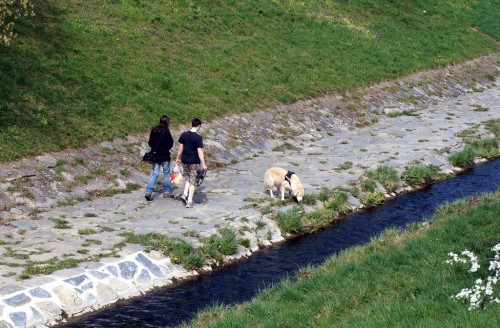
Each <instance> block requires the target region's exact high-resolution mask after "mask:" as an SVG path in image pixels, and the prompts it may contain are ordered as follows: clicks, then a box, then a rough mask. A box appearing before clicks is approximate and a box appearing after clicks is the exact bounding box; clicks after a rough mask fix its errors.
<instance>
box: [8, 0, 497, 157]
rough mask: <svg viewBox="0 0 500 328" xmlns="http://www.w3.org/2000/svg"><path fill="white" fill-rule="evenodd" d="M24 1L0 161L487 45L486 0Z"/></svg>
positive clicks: (368, 79)
mask: <svg viewBox="0 0 500 328" xmlns="http://www.w3.org/2000/svg"><path fill="white" fill-rule="evenodd" d="M32 2H33V3H34V10H35V13H36V17H34V18H32V19H22V20H21V21H19V22H18V24H17V25H16V32H17V34H18V37H17V38H16V39H14V40H13V42H12V43H11V45H10V46H9V47H2V48H0V81H1V82H2V83H0V99H1V100H2V101H1V102H0V140H2V142H1V144H0V162H7V161H12V160H17V159H20V158H22V157H25V156H32V155H37V154H41V153H44V152H48V151H57V150H61V149H67V148H78V147H83V146H86V145H89V144H91V143H96V142H99V141H103V140H111V139H113V138H116V137H124V136H126V135H128V134H133V133H140V132H146V131H148V130H149V128H150V127H151V126H152V125H154V124H155V123H156V122H157V120H158V117H159V116H160V115H161V114H168V115H169V116H170V117H171V120H172V123H173V124H174V125H185V124H186V122H189V121H190V120H191V119H192V118H193V117H194V116H200V117H202V118H203V119H204V120H208V121H209V120H212V119H216V118H219V117H221V116H224V115H227V114H231V113H235V112H249V111H252V110H256V109H262V108H272V106H274V105H276V104H283V103H284V104H287V103H292V102H295V101H296V100H299V99H306V98H311V97H315V96H319V95H323V94H325V93H328V92H332V91H340V92H344V91H347V90H351V89H352V88H354V87H358V86H363V85H367V84H371V83H374V82H376V81H380V80H384V79H389V78H395V77H399V76H403V75H407V74H409V73H412V72H415V71H419V70H423V69H429V68H435V67H442V66H444V65H447V64H453V63H456V62H460V61H463V60H467V59H471V58H474V57H477V56H479V55H482V54H487V53H491V52H495V51H498V49H499V47H498V45H497V44H496V43H495V41H496V40H498V36H499V35H500V32H499V28H498V21H500V20H499V19H498V10H495V9H496V8H498V0H489V1H473V0H463V1H459V2H450V1H444V0H438V1H434V0H433V1H431V0H421V1H417V2H410V1H393V2H389V1H383V0H374V1H366V0H365V1H356V2H351V1H319V0H311V1H306V2H304V1H297V0H291V1H267V0H244V1H234V0H229V1H226V0H224V1H223V0H214V1H200V0H194V1H180V0H179V1H159V0H151V1H144V0H120V1H118V0H108V1H100V0H88V1H76V0H68V1H62V0H52V1H42V0H33V1H32ZM471 27H473V28H471ZM28 131H29V133H28Z"/></svg>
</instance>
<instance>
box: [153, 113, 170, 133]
mask: <svg viewBox="0 0 500 328" xmlns="http://www.w3.org/2000/svg"><path fill="white" fill-rule="evenodd" d="M169 123H170V117H168V116H167V115H162V117H160V124H158V125H157V126H155V127H154V128H153V131H154V132H163V131H165V130H167V129H168V125H169Z"/></svg>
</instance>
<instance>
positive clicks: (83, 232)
mask: <svg viewBox="0 0 500 328" xmlns="http://www.w3.org/2000/svg"><path fill="white" fill-rule="evenodd" d="M96 233H97V231H96V230H94V229H91V228H88V229H82V230H78V234H79V235H93V234H96Z"/></svg>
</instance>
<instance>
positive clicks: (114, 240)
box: [0, 83, 500, 327]
mask: <svg viewBox="0 0 500 328" xmlns="http://www.w3.org/2000/svg"><path fill="white" fill-rule="evenodd" d="M479 106H481V107H479ZM477 108H485V109H487V111H477V110H475V109H477ZM491 119H497V120H498V119H500V86H499V84H498V83H496V84H494V86H493V87H492V88H490V89H488V90H485V91H482V92H475V93H467V94H465V95H462V96H459V97H457V98H453V99H450V100H446V101H441V102H439V103H437V104H435V105H432V106H430V107H428V108H426V109H424V110H421V111H418V112H417V114H416V115H412V116H409V115H401V116H397V117H394V118H389V117H386V116H380V120H379V121H378V122H377V123H374V124H371V125H369V126H365V127H359V128H355V129H351V128H348V127H347V126H344V127H342V126H336V127H335V129H334V130H333V129H332V133H329V131H317V130H314V129H313V130H311V131H309V133H304V134H301V135H299V136H297V137H295V138H294V141H293V145H294V147H296V149H294V150H284V151H276V150H274V151H273V150H272V147H274V146H275V145H276V144H279V143H280V141H279V140H273V142H269V144H267V145H265V146H264V148H263V150H262V151H260V152H259V153H258V154H255V155H253V156H249V157H248V158H245V159H244V160H241V161H240V162H238V163H235V164H234V165H230V166H228V167H227V168H225V169H222V170H218V171H209V172H208V175H207V177H206V179H205V182H204V183H203V185H202V186H201V188H200V189H199V191H198V192H197V194H196V195H195V199H194V201H195V203H197V204H196V206H195V207H194V208H192V209H186V208H184V206H183V205H182V203H181V202H180V201H179V200H175V199H172V198H169V199H164V198H162V197H160V196H161V194H159V193H156V194H155V199H154V201H153V202H147V201H145V199H144V190H143V188H141V189H140V190H137V191H134V192H132V193H129V194H118V195H115V196H113V197H103V198H98V199H95V200H92V201H85V202H81V203H77V204H75V205H72V206H65V207H56V208H53V209H50V210H48V211H46V212H42V213H38V214H37V215H36V217H35V219H33V217H26V218H24V219H23V218H20V219H17V220H14V221H12V222H10V225H8V226H2V227H1V240H2V241H3V242H2V243H1V244H0V254H3V255H1V257H0V260H1V263H0V275H1V277H2V278H1V281H0V297H5V298H6V297H10V298H9V300H10V301H8V302H6V301H4V303H5V304H7V305H5V304H0V318H2V313H3V318H4V320H5V321H3V322H4V324H5V325H8V324H9V323H12V322H13V323H14V324H16V322H21V323H24V324H26V322H27V321H26V320H28V319H29V318H31V319H29V320H28V321H29V322H35V321H36V320H35V319H36V317H37V315H36V313H35V310H33V313H34V314H32V315H28V316H26V317H25V316H23V315H22V314H18V313H24V312H22V311H18V312H13V311H11V310H10V307H9V310H8V309H7V308H8V306H13V307H16V306H20V305H19V304H25V303H28V302H29V301H25V299H24V298H23V297H21V296H15V297H14V298H11V295H13V293H16V292H19V291H22V290H25V289H26V288H33V287H36V286H40V285H43V284H44V283H45V282H53V281H54V280H57V278H56V279H54V277H62V278H65V279H66V278H67V277H70V276H74V275H78V272H81V271H82V270H83V269H88V268H92V264H89V263H87V264H82V265H81V266H80V267H79V269H72V270H65V271H64V272H65V273H60V272H56V273H54V274H53V275H52V278H51V279H48V278H47V277H39V278H37V279H34V280H25V281H23V280H19V276H18V275H19V274H20V272H21V271H22V270H23V267H15V266H13V265H12V264H13V263H16V262H17V261H20V262H22V261H33V263H36V262H40V263H42V262H45V261H48V260H49V259H51V258H54V257H57V258H58V259H64V258H68V257H73V258H76V259H83V258H87V257H88V256H90V255H97V254H102V253H106V252H110V251H111V250H117V254H118V255H119V257H120V258H121V259H124V258H126V257H127V256H135V254H137V252H139V251H142V247H140V246H138V245H127V246H125V247H124V248H120V247H118V246H116V245H117V244H118V243H120V242H122V241H123V238H122V237H120V236H118V234H119V233H121V232H124V231H127V232H134V233H136V234H142V233H148V232H158V233H162V234H166V235H168V236H178V237H182V238H185V239H190V240H191V241H192V242H194V243H196V242H197V238H196V237H186V236H187V235H195V234H194V233H190V232H197V233H199V237H202V236H208V235H210V234H213V233H216V231H217V228H218V227H221V226H226V225H230V226H232V227H234V228H235V229H237V230H238V229H240V228H241V227H242V226H247V227H248V229H247V230H248V231H245V232H244V234H245V235H244V237H246V238H249V239H250V240H251V245H252V247H251V248H252V249H253V250H255V249H257V247H258V245H266V244H270V243H271V242H276V241H280V240H282V236H281V234H280V232H279V229H277V227H276V224H275V223H274V222H273V221H272V220H270V219H269V218H268V217H266V216H265V215H262V214H261V213H260V211H259V209H258V208H255V207H252V206H249V205H251V204H252V202H250V201H248V200H249V199H250V198H252V199H257V200H259V199H262V198H264V197H269V195H267V194H266V193H265V191H264V189H263V186H262V182H263V175H264V171H265V170H266V169H267V168H269V167H271V166H281V167H284V168H287V169H290V170H293V171H295V172H296V173H297V175H298V176H299V177H300V179H301V181H302V184H303V186H304V187H305V189H306V193H318V192H319V190H320V188H321V187H328V188H335V187H339V186H345V185H346V184H347V183H348V182H349V181H351V180H356V179H358V178H359V177H360V176H361V175H362V174H363V172H364V171H365V169H367V168H372V169H373V168H376V167H377V166H379V165H382V164H385V165H389V166H393V167H395V168H397V169H398V170H399V172H400V173H401V172H402V171H403V169H404V166H405V165H408V164H410V163H417V162H420V163H423V164H434V165H436V166H439V167H440V169H441V170H442V171H443V172H453V171H454V170H456V169H455V168H453V167H452V166H451V165H450V163H449V161H448V159H447V158H448V156H449V155H450V154H452V153H454V152H456V151H458V150H461V149H462V148H463V146H464V143H463V138H462V137H460V136H459V135H460V132H463V131H464V130H467V129H475V131H476V136H477V135H484V134H488V131H487V130H486V129H485V127H484V122H485V121H487V120H491ZM325 132H326V133H325ZM257 142H263V141H262V140H257ZM264 144H265V142H264ZM347 161H350V162H352V167H351V168H349V169H340V168H339V166H340V165H341V164H343V163H345V162H347ZM145 182H146V181H144V185H145ZM180 190H181V189H180V187H178V188H177V189H176V190H175V193H176V194H179V193H180ZM359 205H360V204H359V203H356V201H355V200H354V201H353V206H359ZM58 220H65V221H67V224H68V225H69V229H56V228H55V227H54V226H55V223H56V222H57V221H58ZM258 221H263V222H265V223H266V227H265V228H264V229H256V225H257V222H258ZM244 230H245V229H244ZM85 231H87V232H89V233H90V234H85V233H82V232H85ZM82 249H86V251H85V252H86V253H85V254H82ZM248 252H249V251H247V253H248ZM112 261H116V258H108V259H106V258H104V259H103V263H106V262H112ZM95 267H96V268H97V267H99V266H98V265H97V266H95ZM96 275H97V274H96ZM62 278H61V279H62ZM16 297H17V298H16ZM23 302H24V303H23ZM63 303H64V302H63ZM7 310H8V311H7ZM47 311H48V310H47ZM54 315H55V314H54ZM40 316H42V315H40ZM45 316H46V314H45V313H44V314H43V317H44V318H45ZM19 318H21V319H19ZM26 318H28V319H26ZM33 318H34V319H33ZM16 320H17V321H16ZM23 320H24V321H23ZM30 320H31V321H30ZM38 321H39V322H41V321H43V320H42V319H40V320H38ZM1 322H2V321H0V323H1ZM0 326H1V324H0ZM2 327H3V326H2ZM7 327H8V326H7Z"/></svg>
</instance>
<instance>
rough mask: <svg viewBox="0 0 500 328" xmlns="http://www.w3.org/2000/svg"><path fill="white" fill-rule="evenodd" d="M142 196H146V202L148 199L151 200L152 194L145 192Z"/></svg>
mask: <svg viewBox="0 0 500 328" xmlns="http://www.w3.org/2000/svg"><path fill="white" fill-rule="evenodd" d="M144 197H145V198H146V200H147V201H148V202H150V201H152V200H153V196H152V195H151V194H146V195H144Z"/></svg>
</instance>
